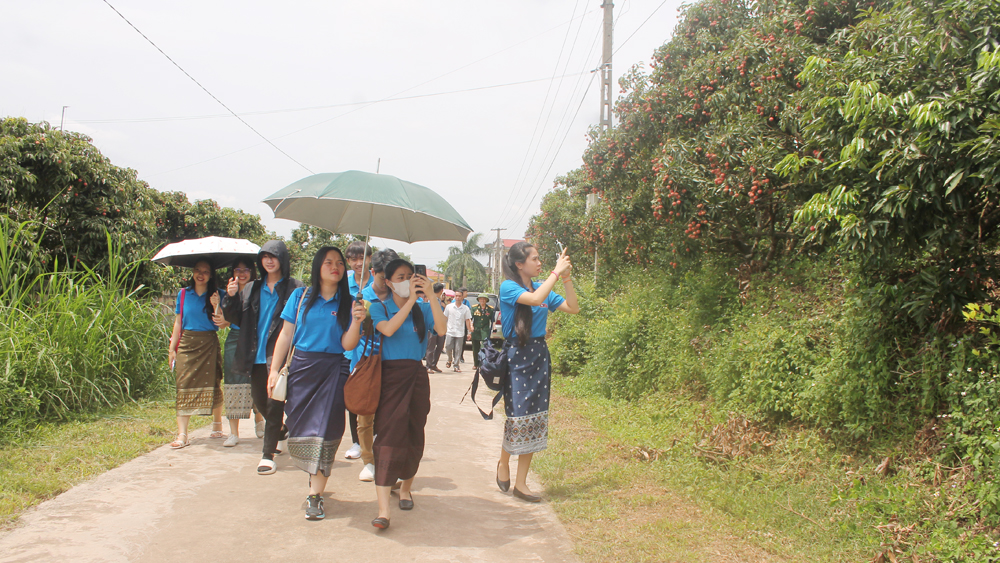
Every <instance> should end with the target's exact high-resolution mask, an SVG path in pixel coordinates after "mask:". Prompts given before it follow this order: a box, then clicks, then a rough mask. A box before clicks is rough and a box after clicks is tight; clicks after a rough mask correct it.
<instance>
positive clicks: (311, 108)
mask: <svg viewBox="0 0 1000 563" xmlns="http://www.w3.org/2000/svg"><path fill="white" fill-rule="evenodd" d="M578 74H585V73H584V72H577V73H571V74H565V75H563V76H559V77H557V78H567V77H570V76H577V75H578ZM546 80H552V78H533V79H531V80H521V81H518V82H506V83H503V84H491V85H489V86H474V87H472V88H463V89H460V90H447V91H444V92H432V93H429V94H414V95H412V96H401V97H398V98H387V99H382V100H365V101H361V102H345V103H341V104H328V105H324V106H308V107H301V108H285V109H272V110H259V111H246V112H243V113H241V114H240V115H272V114H278V113H294V112H301V111H314V110H321V109H332V108H339V107H350V106H358V105H365V104H376V103H382V102H398V101H404V100H415V99H418V98H431V97H434V96H448V95H452V94H463V93H466V92H478V91H480V90H491V89H494V88H506V87H508V86H520V85H522V84H533V83H535V82H544V81H546ZM223 117H232V115H231V114H228V113H216V114H210V115H186V116H174V117H142V118H123V119H78V120H75V121H76V123H85V124H95V123H156V122H161V121H193V120H200V119H219V118H223ZM255 146H256V145H255Z"/></svg>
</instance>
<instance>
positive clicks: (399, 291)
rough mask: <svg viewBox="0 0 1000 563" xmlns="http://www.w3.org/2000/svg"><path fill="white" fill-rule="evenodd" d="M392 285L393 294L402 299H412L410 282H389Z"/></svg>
mask: <svg viewBox="0 0 1000 563" xmlns="http://www.w3.org/2000/svg"><path fill="white" fill-rule="evenodd" d="M389 283H391V284H392V292H393V293H395V294H396V295H398V296H400V297H402V298H403V299H408V298H409V297H410V281H409V280H405V281H401V282H389Z"/></svg>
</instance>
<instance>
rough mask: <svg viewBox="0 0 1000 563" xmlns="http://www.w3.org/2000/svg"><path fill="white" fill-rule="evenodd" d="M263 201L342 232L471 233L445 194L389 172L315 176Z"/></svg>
mask: <svg viewBox="0 0 1000 563" xmlns="http://www.w3.org/2000/svg"><path fill="white" fill-rule="evenodd" d="M264 203H266V204H268V205H269V206H271V209H272V210H274V216H275V217H277V218H279V219H291V220H293V221H298V222H300V223H307V224H309V225H312V226H314V227H320V228H322V229H326V230H328V231H330V232H333V233H340V234H351V235H367V234H370V235H371V236H375V237H381V238H388V239H392V240H399V241H403V242H407V243H412V242H419V241H428V240H459V241H464V240H465V239H466V238H468V236H469V233H471V232H472V227H470V226H469V225H468V223H466V222H465V219H463V218H462V216H461V215H459V214H458V212H457V211H455V208H454V207H452V206H451V205H450V204H449V203H448V202H447V201H445V199H444V198H443V197H441V196H439V195H438V194H436V193H434V192H433V191H431V190H430V189H429V188H425V187H424V186H421V185H418V184H414V183H412V182H407V181H405V180H400V179H399V178H396V177H395V176H389V175H388V174H372V173H369V172H359V171H357V170H348V171H347V172H338V173H328V174H315V175H313V176H309V177H306V178H303V179H301V180H299V181H298V182H295V183H294V184H291V185H289V186H287V187H285V188H284V189H281V190H279V191H277V192H275V193H274V194H273V195H270V196H268V197H267V198H265V199H264ZM369 229H371V230H370V231H369Z"/></svg>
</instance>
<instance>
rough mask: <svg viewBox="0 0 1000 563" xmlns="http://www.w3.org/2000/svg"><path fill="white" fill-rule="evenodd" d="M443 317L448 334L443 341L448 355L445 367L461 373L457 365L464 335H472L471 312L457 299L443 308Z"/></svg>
mask: <svg viewBox="0 0 1000 563" xmlns="http://www.w3.org/2000/svg"><path fill="white" fill-rule="evenodd" d="M444 316H445V318H446V319H448V332H447V334H446V336H445V339H444V349H445V352H447V354H448V363H447V365H445V367H452V366H454V367H455V371H457V372H461V371H462V369H461V368H460V367H459V365H460V364H461V363H462V352H463V346H464V345H465V340H466V338H467V336H466V335H470V336H471V335H472V311H471V310H469V308H468V307H466V306H465V304H464V303H462V302H461V301H460V300H459V299H455V301H453V302H451V303H449V304H448V306H447V307H445V308H444Z"/></svg>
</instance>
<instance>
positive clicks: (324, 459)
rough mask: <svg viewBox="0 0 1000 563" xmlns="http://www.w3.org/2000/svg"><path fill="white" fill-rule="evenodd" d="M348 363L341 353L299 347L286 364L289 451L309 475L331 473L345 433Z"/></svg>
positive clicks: (286, 411) (286, 422)
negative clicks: (288, 364) (345, 390)
mask: <svg viewBox="0 0 1000 563" xmlns="http://www.w3.org/2000/svg"><path fill="white" fill-rule="evenodd" d="M347 366H348V362H347V361H346V360H345V359H344V355H343V354H327V353H325V352H301V351H298V350H296V351H295V354H294V355H293V356H292V363H291V365H290V366H288V395H287V399H286V400H285V416H286V417H287V418H286V419H285V424H286V425H287V426H288V453H289V454H290V455H291V456H292V461H293V462H295V465H296V466H297V467H298V468H299V469H301V470H303V471H306V472H308V473H309V474H310V475H316V474H317V473H322V474H323V475H326V476H327V477H329V476H330V466H332V465H333V459H334V457H336V455H337V448H339V447H340V440H341V438H343V436H344V420H345V418H344V383H346V382H347V375H348V373H347Z"/></svg>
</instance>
